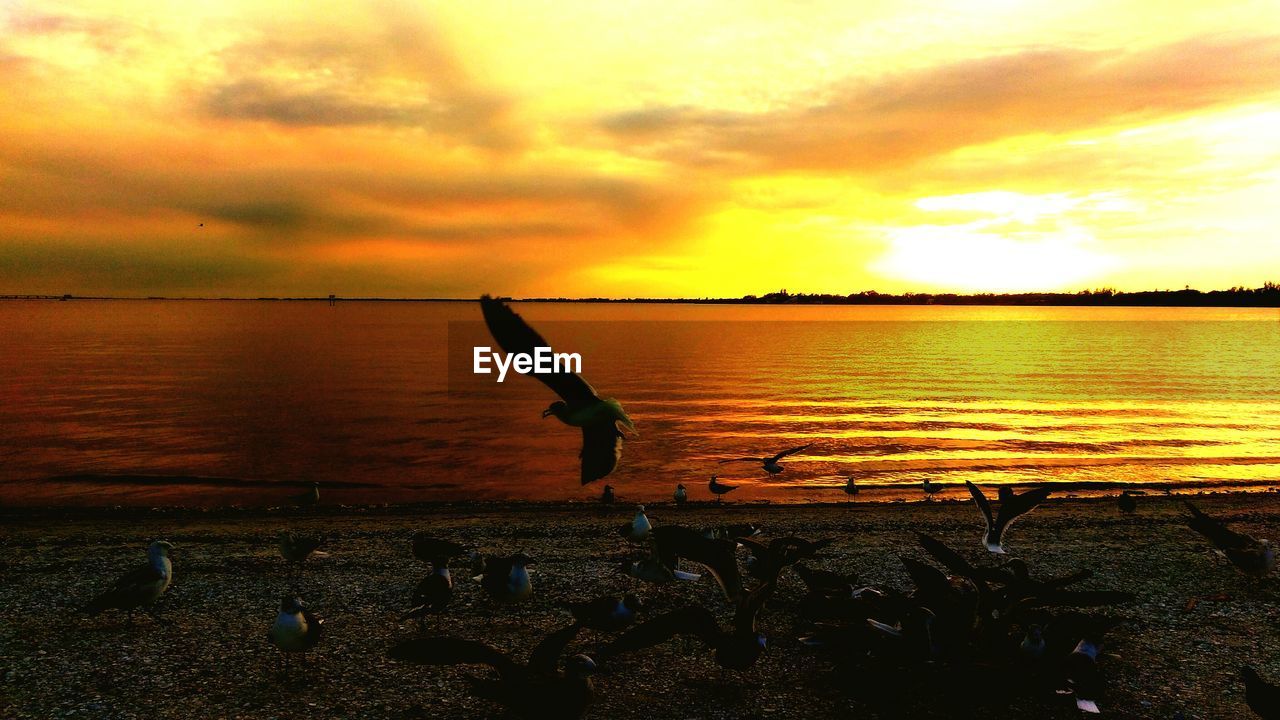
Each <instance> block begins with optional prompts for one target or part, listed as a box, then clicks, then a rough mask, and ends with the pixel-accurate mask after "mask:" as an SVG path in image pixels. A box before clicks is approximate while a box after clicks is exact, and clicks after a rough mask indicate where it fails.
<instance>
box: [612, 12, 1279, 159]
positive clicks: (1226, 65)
mask: <svg viewBox="0 0 1280 720" xmlns="http://www.w3.org/2000/svg"><path fill="white" fill-rule="evenodd" d="M1278 86H1280V37H1276V36H1265V37H1252V38H1246V39H1231V40H1227V39H1214V38H1202V39H1196V40H1188V41H1184V42H1180V43H1176V44H1171V45H1164V46H1160V47H1156V48H1153V49H1148V50H1143V51H1138V52H1123V51H1093V50H1082V49H1073V48H1032V49H1028V50H1023V51H1020V52H1016V53H1010V54H1005V55H995V56H990V57H981V58H975V59H969V60H964V61H960V62H955V63H951V64H947V65H941V66H936V67H931V68H926V69H923V70H917V71H914V72H910V73H902V74H895V75H889V76H886V77H882V78H879V79H877V80H874V81H867V80H863V79H850V80H846V81H844V82H842V83H838V84H836V85H835V86H833V87H832V88H831V89H830V91H829V92H828V93H826V94H825V99H824V100H823V101H822V102H821V103H816V104H808V103H805V102H803V101H802V100H801V101H797V102H795V103H793V104H791V105H790V106H789V107H785V108H782V109H779V110H773V111H765V112H759V113H745V112H726V111H717V110H709V109H703V108H697V107H689V106H679V107H650V108H643V109H638V110H633V111H628V112H623V113H617V114H613V115H609V116H606V117H603V118H601V119H600V121H599V123H598V125H599V128H600V129H601V130H602V131H603V132H604V133H605V134H606V136H607V137H608V138H609V142H610V143H611V144H612V145H613V146H614V147H615V148H617V149H619V150H620V151H622V152H629V153H632V154H636V155H642V156H646V157H654V158H658V159H662V160H666V161H669V162H672V163H677V164H680V165H686V166H708V165H709V166H717V167H727V168H732V169H736V170H738V171H740V172H769V171H773V172H776V171H790V170H808V171H822V172H826V171H850V172H871V171H878V170H883V169H886V168H891V167H893V166H895V165H897V164H901V163H910V162H914V161H920V160H923V159H926V158H929V157H932V156H936V155H940V154H944V153H948V152H950V151H952V150H955V149H957V148H962V147H966V146H971V145H977V144H981V143H987V142H992V141H995V140H999V139H1001V138H1005V137H1011V136H1018V135H1027V134H1034V133H1064V132H1069V131H1074V130H1079V129H1081V128H1089V127H1094V126H1098V125H1103V124H1108V123H1115V122H1121V121H1125V122H1137V121H1139V120H1149V119H1150V118H1153V117H1162V116H1167V115H1177V114H1180V113H1186V112H1192V111H1198V110H1204V109H1206V108H1211V107H1215V106H1221V105H1230V104H1240V103H1243V102H1247V101H1249V100H1251V99H1256V98H1259V97H1266V96H1269V95H1270V96H1274V94H1275V92H1276V88H1277V87H1278Z"/></svg>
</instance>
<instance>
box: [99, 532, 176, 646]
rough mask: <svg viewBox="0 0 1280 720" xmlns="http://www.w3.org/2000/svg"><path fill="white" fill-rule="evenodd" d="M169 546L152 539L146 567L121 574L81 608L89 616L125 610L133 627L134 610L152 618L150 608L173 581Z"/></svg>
mask: <svg viewBox="0 0 1280 720" xmlns="http://www.w3.org/2000/svg"><path fill="white" fill-rule="evenodd" d="M172 550H173V546H172V545H170V544H169V543H167V542H165V541H164V540H156V541H155V542H153V543H151V545H150V546H148V547H147V564H146V565H139V566H137V567H135V568H134V569H132V570H130V571H129V572H127V573H125V574H124V575H121V576H120V578H119V579H118V580H116V582H115V584H114V585H112V586H111V589H110V590H108V591H106V592H104V593H102V594H101V595H99V596H98V597H96V598H94V599H93V600H91V601H90V602H89V604H88V605H86V606H85V607H84V612H86V613H88V615H89V617H93V616H95V615H97V614H98V613H100V612H102V611H103V610H111V609H116V610H125V611H127V612H128V613H129V624H130V625H132V624H133V612H134V611H135V610H137V609H138V608H142V609H143V610H146V611H147V613H148V614H150V615H151V616H152V617H155V610H154V608H153V607H152V606H153V605H154V604H155V602H156V601H157V600H159V599H160V596H161V595H164V592H165V590H168V589H169V585H170V583H172V582H173V562H172V561H171V560H170V559H169V552H170V551H172Z"/></svg>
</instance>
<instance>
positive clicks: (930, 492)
mask: <svg viewBox="0 0 1280 720" xmlns="http://www.w3.org/2000/svg"><path fill="white" fill-rule="evenodd" d="M920 488H921V489H922V490H924V498H925V500H932V499H933V496H934V494H936V493H939V492H942V486H941V485H939V484H938V483H936V482H933V481H932V480H930V479H929V478H925V479H924V482H922V483H920Z"/></svg>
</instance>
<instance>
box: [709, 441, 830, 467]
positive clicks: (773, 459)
mask: <svg viewBox="0 0 1280 720" xmlns="http://www.w3.org/2000/svg"><path fill="white" fill-rule="evenodd" d="M812 444H813V443H808V444H805V445H800V446H798V447H793V448H791V449H790V450H783V451H782V452H780V453H778V454H777V455H772V456H770V457H740V458H730V459H728V460H721V461H720V464H721V465H723V464H725V463H731V462H758V463H764V471H765V472H767V473H769V474H770V475H777V474H778V473H780V472H782V471H783V467H782V466H781V465H779V464H778V461H779V460H781V459H782V458H784V457H786V456H788V455H794V454H796V453H798V452H800V451H802V450H805V449H807V448H808V447H809V446H810V445H812Z"/></svg>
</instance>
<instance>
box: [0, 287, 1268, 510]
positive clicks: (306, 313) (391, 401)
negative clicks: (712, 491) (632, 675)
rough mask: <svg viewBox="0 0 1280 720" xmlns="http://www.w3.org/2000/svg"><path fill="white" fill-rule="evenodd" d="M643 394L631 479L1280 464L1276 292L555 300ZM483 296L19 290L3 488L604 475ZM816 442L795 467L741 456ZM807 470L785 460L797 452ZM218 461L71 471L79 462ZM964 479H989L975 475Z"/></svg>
mask: <svg viewBox="0 0 1280 720" xmlns="http://www.w3.org/2000/svg"><path fill="white" fill-rule="evenodd" d="M517 310H518V311H519V312H521V313H522V314H523V315H525V317H526V318H529V319H530V320H532V321H535V323H536V324H537V326H538V328H539V329H540V330H541V331H542V333H543V335H545V336H546V337H547V339H548V340H550V341H551V343H552V344H553V345H555V346H556V347H557V349H565V350H573V351H577V352H580V353H581V354H582V356H583V365H584V368H583V370H584V372H583V374H584V376H586V377H587V378H588V379H589V380H590V381H591V382H592V383H593V384H594V385H595V386H596V388H597V389H598V390H599V391H600V392H601V393H602V394H604V395H610V396H615V397H617V398H619V399H620V400H622V401H623V403H624V404H625V405H626V407H627V409H628V410H629V412H630V413H631V415H632V416H633V418H634V419H635V421H636V423H637V425H638V427H639V430H640V437H639V438H636V439H633V440H631V441H629V442H628V443H627V445H626V448H625V452H624V456H623V461H622V464H621V466H620V468H619V470H618V471H617V472H616V473H615V474H614V475H613V476H611V477H610V479H609V482H610V483H611V484H612V485H614V486H615V488H616V489H617V492H618V494H619V496H620V497H621V498H625V499H636V500H648V499H655V498H662V499H665V498H668V497H669V496H670V493H671V490H672V488H673V487H674V486H675V484H676V483H677V482H683V483H684V484H685V485H686V486H688V487H689V489H690V493H691V496H692V497H694V498H702V497H705V494H706V493H705V484H706V479H707V477H708V476H709V475H710V473H712V472H716V471H720V472H721V479H722V480H725V481H729V482H735V483H740V484H741V485H742V489H741V490H739V491H738V492H736V493H734V494H733V495H731V496H730V497H731V498H736V499H769V500H773V501H784V502H785V501H809V500H837V499H839V500H843V497H844V496H843V494H842V493H840V492H839V490H838V489H837V488H838V487H839V486H840V485H841V484H842V483H843V476H844V475H845V474H846V473H852V474H854V476H855V477H856V478H858V480H859V482H860V483H861V484H862V485H863V486H864V487H866V488H868V490H869V492H870V491H872V490H875V492H872V493H871V494H873V495H874V496H875V497H878V498H885V499H888V498H893V497H903V496H905V497H914V496H916V495H917V493H916V492H915V490H914V488H915V487H917V486H918V484H919V482H920V481H921V480H922V479H924V478H926V477H927V478H931V479H933V480H935V481H938V482H942V483H949V484H955V485H956V486H958V485H960V483H961V482H962V481H963V480H966V479H967V480H974V481H977V482H982V483H1028V482H1036V483H1039V482H1058V483H1065V484H1066V485H1064V486H1063V490H1064V492H1067V491H1068V489H1069V488H1070V489H1072V490H1076V489H1079V488H1086V489H1088V488H1094V487H1095V484H1103V483H1140V484H1151V485H1153V486H1163V485H1166V484H1173V485H1175V486H1178V485H1182V484H1213V485H1215V486H1222V485H1224V484H1229V485H1238V484H1246V485H1257V484H1260V483H1269V482H1272V481H1277V480H1280V362H1278V361H1277V358H1278V357H1280V313H1277V311H1275V310H1221V309H1192V310H1187V309H1132V310H1131V309H1111V308H1082V309H1065V308H1061V309H1058V308H1036V309H1027V308H951V307H906V308H868V307H796V308H789V307H734V306H655V305H536V304H521V305H518V306H517ZM478 321H479V311H478V308H477V307H476V306H474V305H471V304H437V303H354V302H352V303H340V304H339V305H338V306H337V307H328V306H327V305H326V304H325V303H311V302H307V303H286V302H197V301H146V302H142V301H138V302H124V301H115V302H107V301H103V302H95V301H73V302H65V303H64V302H41V301H32V302H25V301H13V302H2V303H0V360H3V368H4V375H3V379H2V380H0V501H3V502H6V503H58V504H63V503H77V504H117V503H119V504H137V503H145V504H161V503H175V504H193V505H221V504H230V503H241V504H254V503H269V502H273V501H275V500H278V499H279V498H281V497H282V496H284V495H286V494H288V493H293V492H297V489H296V488H294V487H292V486H291V485H290V483H297V482H303V481H309V480H317V481H319V482H321V483H322V484H323V490H322V492H324V496H325V499H326V500H332V501H335V502H382V501H412V500H434V499H457V498H486V499H487V498H532V499H574V498H588V497H593V496H595V495H596V494H598V492H599V487H600V483H597V484H596V485H594V486H590V487H588V488H586V489H583V488H581V487H579V485H578V481H577V457H576V455H577V448H578V444H579V434H578V431H576V430H574V429H572V428H568V427H565V426H563V425H560V424H559V423H558V422H557V421H555V420H553V419H549V420H545V421H544V420H541V419H540V412H541V410H542V409H543V408H544V407H546V405H547V403H548V402H549V401H550V400H551V399H552V396H551V394H550V391H548V390H547V389H546V388H544V387H543V386H542V385H541V383H538V382H537V381H535V380H534V379H532V378H530V377H522V376H514V375H513V376H509V377H508V379H507V381H506V382H505V383H503V384H502V385H498V384H496V383H494V382H493V381H492V378H479V377H476V376H473V375H471V374H470V373H469V367H470V365H469V363H470V352H471V346H472V345H473V344H488V343H490V341H489V339H488V337H487V335H486V333H485V331H484V327H483V325H482V324H480V323H479V322H478ZM807 442H812V443H814V445H813V447H812V448H811V449H810V450H809V451H808V452H807V453H805V454H803V455H800V456H797V457H795V458H793V459H792V461H791V462H790V463H789V464H786V466H787V471H786V472H785V473H783V474H782V475H780V476H777V477H767V476H765V475H764V474H763V472H761V471H760V470H759V468H758V466H752V465H726V466H717V465H716V462H715V461H716V460H717V459H719V458H723V457H732V456H735V455H742V454H748V455H760V454H771V453H772V452H774V451H776V450H781V449H784V448H786V447H790V446H792V445H798V444H802V443H807ZM784 464H785V463H784ZM104 474H109V475H119V474H128V475H146V476H156V475H164V476H196V477H199V478H214V479H212V480H196V481H189V482H181V483H173V482H165V483H157V482H155V481H153V480H150V479H148V478H130V479H124V480H105V481H104V480H103V479H102V478H100V477H89V478H83V477H82V478H79V479H72V480H68V479H59V480H51V479H50V478H54V477H56V476H67V475H104ZM958 489H959V490H960V492H963V488H962V487H960V488H958Z"/></svg>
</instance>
